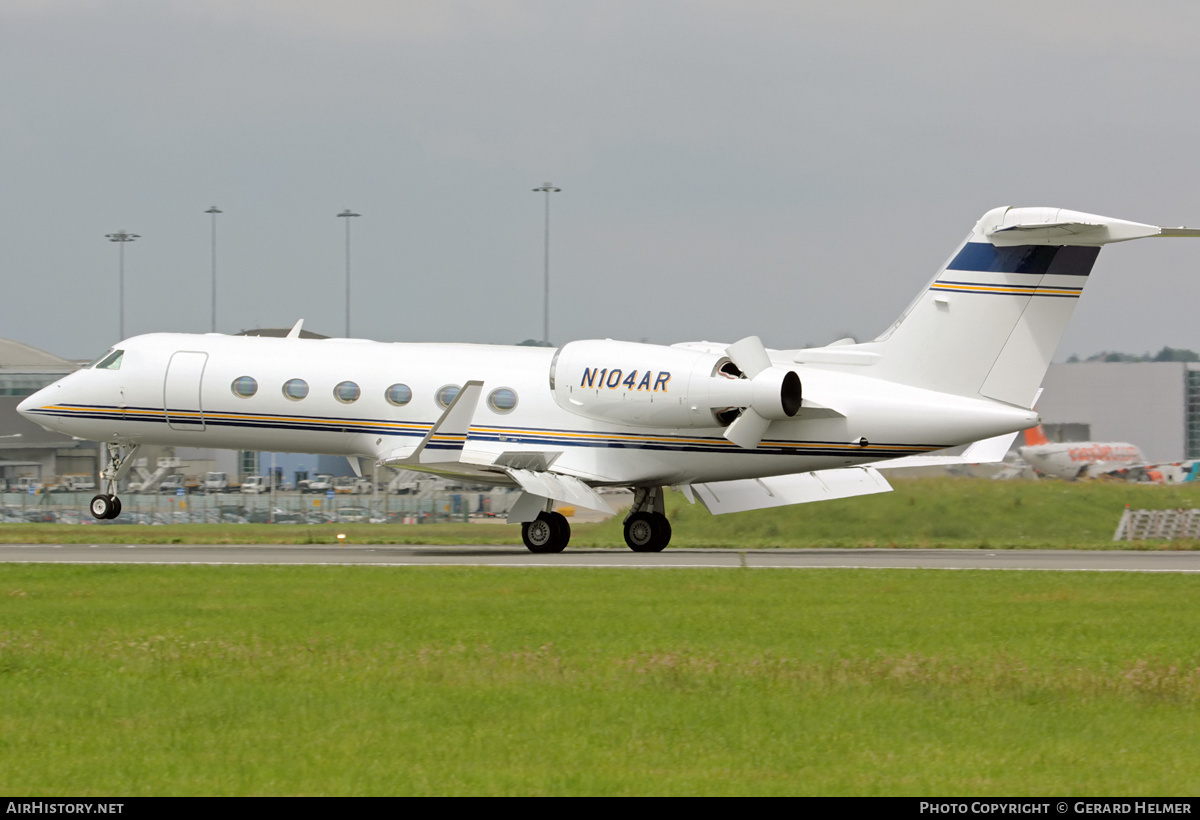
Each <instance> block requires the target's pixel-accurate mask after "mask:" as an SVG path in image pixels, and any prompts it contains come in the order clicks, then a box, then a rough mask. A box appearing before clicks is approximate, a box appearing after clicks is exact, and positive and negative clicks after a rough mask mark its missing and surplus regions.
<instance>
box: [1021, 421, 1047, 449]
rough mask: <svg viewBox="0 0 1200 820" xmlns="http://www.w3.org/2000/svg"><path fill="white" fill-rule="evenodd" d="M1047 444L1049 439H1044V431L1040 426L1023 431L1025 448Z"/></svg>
mask: <svg viewBox="0 0 1200 820" xmlns="http://www.w3.org/2000/svg"><path fill="white" fill-rule="evenodd" d="M1049 443H1050V439H1048V438H1046V431H1045V430H1044V429H1043V428H1042V425H1040V424H1039V425H1038V426H1037V427H1030V428H1029V429H1028V430H1026V431H1025V446H1026V447H1037V446H1038V445H1041V444H1049Z"/></svg>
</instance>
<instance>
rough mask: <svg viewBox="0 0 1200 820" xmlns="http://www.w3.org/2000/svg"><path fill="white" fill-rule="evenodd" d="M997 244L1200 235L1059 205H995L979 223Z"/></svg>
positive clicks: (1092, 242)
mask: <svg viewBox="0 0 1200 820" xmlns="http://www.w3.org/2000/svg"><path fill="white" fill-rule="evenodd" d="M979 227H980V228H981V229H982V230H981V232H982V233H983V235H984V236H985V237H987V239H988V241H989V242H991V243H992V244H993V245H995V246H996V247H1012V246H1016V245H1058V246H1064V245H1088V246H1097V245H1107V244H1109V243H1111V242H1128V241H1129V240H1131V239H1144V238H1146V237H1151V236H1200V231H1197V230H1193V229H1190V228H1160V227H1158V226H1157V225H1144V224H1142V223H1141V222H1129V221H1127V220H1124V219H1113V218H1112V217H1108V216H1098V215H1096V214H1085V213H1080V212H1079V211H1068V210H1064V209H1062V208H998V209H996V210H994V211H991V212H989V213H988V214H987V216H985V217H984V221H983V223H982V224H980V226H979Z"/></svg>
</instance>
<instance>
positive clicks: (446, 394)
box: [437, 384, 462, 407]
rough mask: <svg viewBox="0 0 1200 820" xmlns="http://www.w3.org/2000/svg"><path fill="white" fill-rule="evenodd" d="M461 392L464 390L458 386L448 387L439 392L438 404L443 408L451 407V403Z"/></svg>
mask: <svg viewBox="0 0 1200 820" xmlns="http://www.w3.org/2000/svg"><path fill="white" fill-rule="evenodd" d="M459 390H462V388H461V387H459V386H458V385H457V384H448V385H446V386H445V387H443V388H442V389H441V390H439V391H437V403H438V404H439V405H440V406H442V407H449V406H450V402H452V401H454V397H455V396H457V395H458V391H459Z"/></svg>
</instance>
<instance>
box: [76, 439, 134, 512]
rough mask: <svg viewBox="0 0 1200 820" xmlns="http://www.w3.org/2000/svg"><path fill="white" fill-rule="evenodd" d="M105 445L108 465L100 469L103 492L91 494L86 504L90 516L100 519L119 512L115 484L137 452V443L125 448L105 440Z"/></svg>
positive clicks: (127, 469)
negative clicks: (91, 496) (95, 494)
mask: <svg viewBox="0 0 1200 820" xmlns="http://www.w3.org/2000/svg"><path fill="white" fill-rule="evenodd" d="M105 446H106V447H108V466H107V467H105V468H104V469H103V470H101V471H100V481H101V485H102V486H103V488H104V489H105V492H103V493H101V494H100V495H97V496H93V498H92V503H91V504H89V505H88V508H89V509H90V510H91V512H92V517H93V518H99V519H101V520H106V519H113V518H116V517H117V516H118V515H120V514H121V499H119V498H117V484H118V483H120V481H121V479H122V478H124V477H125V475H126V474H127V473H128V472H129V468H130V467H132V466H133V454H134V453H135V452H137V448H138V445H136V444H135V445H133V446H132V447H130V448H128V449H126V448H124V447H122V446H121V445H120V444H118V443H117V442H115V441H110V442H107V443H106V445H105ZM122 450H125V452H122Z"/></svg>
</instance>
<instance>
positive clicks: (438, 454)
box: [412, 380, 483, 464]
mask: <svg viewBox="0 0 1200 820" xmlns="http://www.w3.org/2000/svg"><path fill="white" fill-rule="evenodd" d="M482 392H483V382H482V381H478V380H475V381H469V382H467V383H466V384H464V385H463V386H462V390H459V391H458V395H457V396H455V397H454V400H453V401H452V402H450V404H449V405H448V406H447V407H446V412H444V413H442V417H441V418H439V419H438V420H437V421H436V422H434V424H433V427H430V428H429V432H428V433H426V434H425V438H423V439H421V443H420V444H418V445H417V449H416V450H414V451H413V454H412V458H416V459H417V460H418V461H419V462H420V463H421V464H436V463H439V462H447V461H458V457H459V456H460V455H462V449H463V445H465V444H466V443H467V433H468V432H469V431H470V429H471V419H472V418H473V417H474V416H475V405H477V404H478V403H479V396H480V394H481V393H482Z"/></svg>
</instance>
